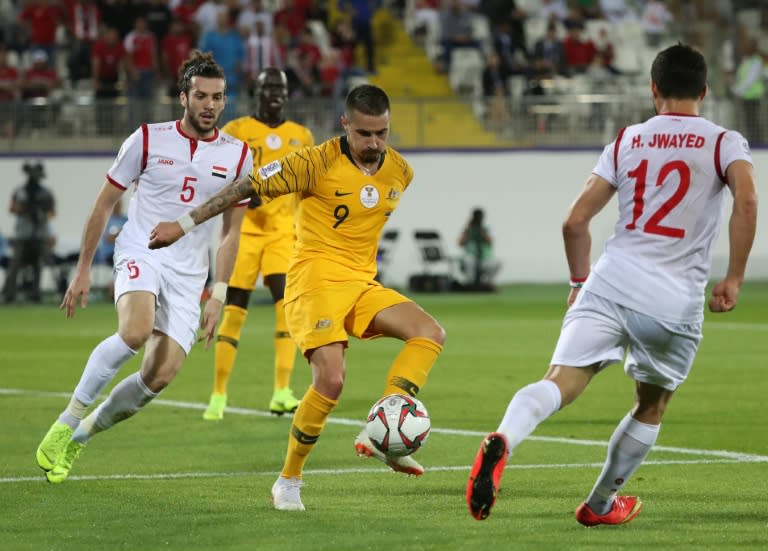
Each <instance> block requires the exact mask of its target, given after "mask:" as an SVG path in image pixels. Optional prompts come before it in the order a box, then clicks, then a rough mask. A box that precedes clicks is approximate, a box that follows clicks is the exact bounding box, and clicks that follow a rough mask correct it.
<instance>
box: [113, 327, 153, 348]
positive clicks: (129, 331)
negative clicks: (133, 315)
mask: <svg viewBox="0 0 768 551" xmlns="http://www.w3.org/2000/svg"><path fill="white" fill-rule="evenodd" d="M118 334H119V335H120V338H121V339H123V342H125V344H126V345H128V347H129V348H130V349H131V350H139V349H140V348H141V347H142V346H144V345H145V344H146V343H147V341H148V340H149V337H150V336H151V335H152V327H147V328H143V327H128V328H120V330H119V331H118Z"/></svg>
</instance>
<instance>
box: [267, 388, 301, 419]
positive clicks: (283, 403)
mask: <svg viewBox="0 0 768 551" xmlns="http://www.w3.org/2000/svg"><path fill="white" fill-rule="evenodd" d="M297 407H299V400H297V399H296V397H295V396H294V395H293V391H292V390H291V389H290V388H288V387H285V388H281V389H280V390H276V391H275V392H274V393H273V394H272V401H271V402H269V411H270V412H271V413H274V414H275V415H282V414H284V413H293V412H294V411H296V408H297Z"/></svg>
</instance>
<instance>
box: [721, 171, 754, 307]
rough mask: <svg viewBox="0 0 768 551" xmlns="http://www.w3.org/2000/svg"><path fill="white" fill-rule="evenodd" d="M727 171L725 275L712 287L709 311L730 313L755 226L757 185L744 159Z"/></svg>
mask: <svg viewBox="0 0 768 551" xmlns="http://www.w3.org/2000/svg"><path fill="white" fill-rule="evenodd" d="M726 174H727V176H728V186H729V187H730V189H731V194H732V195H733V210H732V212H731V219H730V222H729V224H728V239H729V243H730V253H729V256H728V271H727V272H726V274H725V278H723V280H722V281H720V282H719V283H717V284H716V285H715V286H714V287H713V288H712V298H710V299H709V309H710V310H711V311H712V312H730V311H731V310H733V309H734V308H735V307H736V303H737V302H738V300H739V290H740V289H741V284H742V283H743V282H744V275H745V272H746V269H747V259H748V258H749V252H750V251H751V250H752V243H753V241H754V240H755V231H756V228H757V187H756V186H755V177H754V172H753V170H752V165H751V164H749V163H748V162H747V161H742V160H739V161H734V162H733V163H731V164H730V165H729V166H728V170H727V172H726Z"/></svg>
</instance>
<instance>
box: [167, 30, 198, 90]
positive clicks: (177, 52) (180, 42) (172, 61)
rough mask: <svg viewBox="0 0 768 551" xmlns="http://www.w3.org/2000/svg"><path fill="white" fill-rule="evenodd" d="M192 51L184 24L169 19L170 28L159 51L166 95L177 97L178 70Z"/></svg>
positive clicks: (190, 40)
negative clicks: (165, 82) (165, 84)
mask: <svg viewBox="0 0 768 551" xmlns="http://www.w3.org/2000/svg"><path fill="white" fill-rule="evenodd" d="M191 51H192V37H191V36H189V34H188V33H187V32H186V25H185V24H184V22H183V21H181V20H180V19H174V20H172V21H171V28H170V29H169V31H168V34H167V35H165V38H164V39H163V44H162V46H161V48H160V53H161V57H162V63H163V71H164V73H165V76H166V78H167V79H169V83H168V96H169V97H170V98H178V97H179V92H180V90H179V88H178V86H177V82H178V80H179V79H178V74H177V73H178V71H179V67H181V64H182V63H183V62H184V60H186V59H187V57H189V52H191Z"/></svg>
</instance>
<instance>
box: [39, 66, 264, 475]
mask: <svg viewBox="0 0 768 551" xmlns="http://www.w3.org/2000/svg"><path fill="white" fill-rule="evenodd" d="M179 75H180V79H179V89H180V90H181V92H180V94H179V99H180V102H181V105H182V106H183V107H184V116H183V118H182V119H181V120H180V121H172V122H164V123H156V124H144V125H142V126H141V127H140V128H139V129H137V130H136V131H135V132H134V133H133V134H131V135H130V136H129V137H128V138H127V139H126V140H125V142H124V143H123V145H122V147H121V148H120V152H119V153H118V154H117V157H116V158H115V161H114V164H113V165H112V167H111V168H110V169H109V172H108V173H107V181H106V182H105V184H104V185H103V187H102V189H101V191H100V193H99V195H98V196H97V198H96V202H95V205H94V207H93V209H92V211H91V213H90V216H89V217H88V220H87V221H86V225H85V229H84V233H83V239H82V244H81V247H80V258H79V260H78V264H77V269H76V271H75V275H74V278H73V280H72V283H71V284H70V285H69V288H68V289H67V292H66V294H65V295H64V300H63V302H62V304H61V308H62V309H65V310H66V314H67V317H68V318H69V317H72V316H73V315H74V313H75V307H76V305H77V303H78V302H79V303H80V306H81V307H82V308H85V307H86V305H87V302H88V292H89V289H90V286H91V276H90V267H91V263H92V261H93V256H94V253H95V251H96V247H97V245H98V242H99V237H100V236H101V234H102V233H103V231H104V226H105V224H106V221H107V218H108V217H109V214H110V213H111V212H112V208H113V206H114V205H115V203H116V202H117V201H119V200H120V198H121V196H122V194H123V192H124V191H125V190H126V189H127V188H128V187H129V186H131V185H132V184H134V185H135V188H134V193H133V196H132V197H131V201H130V205H129V210H128V221H127V222H126V224H125V226H123V230H122V231H121V232H120V235H119V236H118V238H117V242H116V243H115V259H114V260H115V262H114V266H115V305H116V309H117V317H118V327H117V332H116V333H114V334H113V335H111V336H110V337H107V338H106V339H105V340H103V341H101V343H99V344H98V345H97V346H96V348H94V350H93V352H91V355H90V357H89V358H88V362H87V364H86V366H85V370H84V371H83V374H82V376H81V378H80V382H79V383H78V385H77V387H76V388H75V391H74V393H73V395H72V398H71V399H70V401H69V404H68V405H67V407H66V409H65V410H64V411H63V412H62V413H61V415H59V417H58V419H57V420H56V421H55V422H54V423H53V425H52V426H51V428H50V430H49V431H48V433H47V434H46V435H45V437H44V438H43V441H42V442H41V443H40V446H39V447H38V449H37V454H36V456H37V463H38V465H39V466H40V467H41V468H42V469H43V470H44V471H46V478H47V479H48V481H49V482H53V483H59V482H62V481H63V480H64V479H65V478H66V477H67V475H68V474H69V472H70V469H71V468H72V463H73V461H74V460H75V459H76V458H77V457H78V455H79V454H80V452H81V451H82V449H83V448H84V446H85V445H86V443H87V442H88V440H89V439H90V438H91V436H93V435H94V434H96V433H98V432H101V431H104V430H107V429H108V428H110V427H112V426H113V425H115V424H116V423H119V422H120V421H123V420H125V419H127V418H129V417H131V416H132V415H134V414H135V413H136V412H137V411H139V410H140V409H141V408H142V407H144V406H145V405H146V404H147V403H149V402H150V401H151V400H152V399H153V398H155V397H156V396H157V395H158V393H159V392H160V391H161V390H162V389H163V388H165V387H166V386H167V385H168V384H169V383H170V382H171V380H173V378H174V377H175V376H176V373H178V371H179V369H180V368H181V365H182V363H183V361H184V358H185V357H186V355H187V354H188V353H189V351H190V349H191V348H192V345H193V344H194V342H195V339H196V334H197V331H198V327H199V328H200V330H201V336H200V338H199V340H205V344H206V348H207V346H208V344H210V342H211V339H212V337H213V334H214V331H215V328H216V324H217V323H218V321H219V315H220V313H221V307H222V303H223V302H224V299H225V297H226V290H227V283H226V282H227V281H228V280H229V277H230V275H231V273H232V267H233V265H234V261H235V257H236V254H237V247H238V242H239V236H240V223H241V222H242V218H243V213H244V212H245V209H244V208H230V209H227V210H225V211H224V212H223V216H222V218H223V225H222V237H221V242H220V245H219V248H218V251H217V255H216V283H215V284H214V287H213V293H212V296H211V298H210V300H208V301H207V303H206V304H205V310H204V312H203V315H202V319H201V317H200V300H199V299H200V296H201V293H202V291H203V287H204V285H205V280H206V277H207V274H208V244H209V242H210V238H211V233H212V231H213V225H212V224H210V223H207V224H202V225H200V226H198V227H195V229H194V230H193V231H190V232H189V233H188V235H186V236H185V238H184V239H182V240H180V241H179V242H178V243H175V244H174V245H173V246H171V247H168V248H166V249H161V250H150V249H149V248H148V246H147V245H148V243H149V235H150V232H151V231H152V228H153V227H154V226H155V225H156V224H157V223H158V222H159V221H160V220H164V219H167V218H169V217H170V218H174V217H178V216H180V215H182V214H183V213H184V212H186V211H187V210H188V209H189V208H190V207H191V206H195V205H200V204H202V203H205V202H206V201H207V200H208V199H209V198H210V197H211V196H212V195H214V194H215V193H216V192H217V191H219V190H220V189H222V188H223V187H225V186H226V185H228V184H229V183H231V182H232V181H234V180H235V179H238V178H243V177H246V176H247V175H248V174H249V173H250V172H251V170H252V168H253V160H252V157H251V152H250V150H249V149H248V147H247V146H246V144H244V143H243V142H241V141H240V140H236V139H235V138H232V137H231V136H228V135H227V134H223V133H220V132H219V130H218V128H217V126H216V125H217V123H218V121H219V118H220V116H221V113H222V111H223V110H224V103H225V101H226V81H225V78H224V72H223V70H222V68H221V67H220V66H219V65H218V64H217V63H216V62H215V61H214V60H213V57H212V56H211V55H210V54H202V53H200V52H199V51H194V52H193V53H192V54H191V55H190V57H189V59H188V60H187V61H186V62H185V63H184V64H183V65H182V67H181V68H180V70H179ZM246 204H247V203H243V204H242V205H240V206H243V207H244V206H246ZM142 346H145V351H144V359H143V362H142V365H141V370H140V371H137V372H135V373H133V374H131V375H129V376H128V377H126V378H125V379H123V380H122V381H121V382H120V383H118V384H117V385H115V387H114V388H113V389H112V391H111V392H110V394H109V396H108V397H107V399H106V400H105V401H104V402H102V403H101V404H100V405H99V406H98V407H97V408H96V409H94V410H93V411H92V412H91V413H90V415H88V416H87V417H85V414H86V411H87V410H88V407H89V406H91V405H92V404H93V403H94V401H95V400H96V398H97V397H98V396H99V393H100V392H101V391H102V390H103V389H104V388H105V387H106V385H107V384H109V382H110V381H111V380H112V379H113V378H114V377H115V375H117V372H118V371H119V370H120V367H121V366H122V365H123V364H124V363H125V362H127V361H128V360H130V359H131V358H132V357H133V356H134V355H135V354H136V352H137V351H138V350H139V349H140V348H141V347H142ZM83 417H85V419H83Z"/></svg>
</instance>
